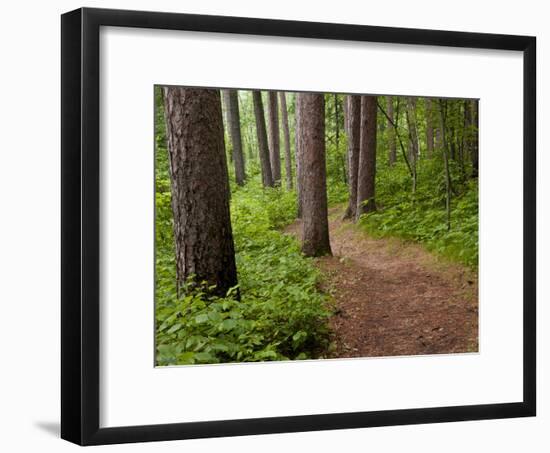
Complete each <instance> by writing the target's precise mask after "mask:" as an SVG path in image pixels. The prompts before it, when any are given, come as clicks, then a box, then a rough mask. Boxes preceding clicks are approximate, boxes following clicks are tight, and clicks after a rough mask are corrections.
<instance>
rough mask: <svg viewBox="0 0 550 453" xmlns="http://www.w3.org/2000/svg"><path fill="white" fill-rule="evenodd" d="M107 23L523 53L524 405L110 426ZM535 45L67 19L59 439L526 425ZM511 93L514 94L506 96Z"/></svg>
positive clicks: (532, 288)
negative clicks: (104, 222) (102, 135)
mask: <svg viewBox="0 0 550 453" xmlns="http://www.w3.org/2000/svg"><path fill="white" fill-rule="evenodd" d="M102 26H116V27H134V28H144V29H169V30H188V31H202V32H221V33H236V34H246V35H251V36H254V35H259V36H262V35H264V36H281V37H299V38H312V39H319V38H322V39H330V40H349V41H368V42H376V43H394V44H416V45H430V46H449V47H458V48H477V49H500V50H515V51H521V52H523V64H524V66H523V77H524V78H523V109H524V110H523V134H524V135H523V164H524V167H523V168H524V170H523V171H524V172H523V181H524V187H523V202H524V211H523V227H524V233H523V234H524V235H523V246H524V258H523V282H524V286H523V400H522V401H517V402H510V403H502V404H483V405H469V406H452V407H431V408H421V409H403V410H385V411H374V412H352V413H333V414H315V415H304V416H288V417H284V416H283V417H271V418H254V419H244V420H223V421H203V422H191V423H174V424H160V425H146V426H124V427H111V428H100V426H99V413H100V392H99V386H100V382H99V381H100V374H99V369H100V354H99V330H100V316H99V295H100V260H99V254H100V250H99V246H100V242H99V239H100V237H99V226H100V196H99V193H100V177H99V126H100V117H99V116H100V114H99V102H100V99H99V74H100V48H99V34H100V33H99V31H100V27H102ZM535 68H536V38H535V37H529V36H509V35H496V34H482V33H463V32H452V31H435V30H419V29H404V28H388V27H373V26H364V25H343V24H332V23H314V22H297V21H287V20H268V19H253V18H239V17H220V16H203V15H193V14H175V13H160V12H143V11H122V10H108V9H91V8H81V9H78V10H75V11H72V12H69V13H66V14H63V15H62V19H61V74H62V79H61V82H62V90H61V92H62V94H61V123H62V128H61V137H62V139H61V174H62V183H61V204H62V214H61V217H62V218H61V235H62V236H61V239H62V240H61V243H62V248H61V274H62V279H61V325H62V331H61V437H62V438H63V439H66V440H68V441H71V442H74V443H76V444H79V445H98V444H114V443H123V442H144V441H160V440H174V439H190V438H201V437H220V436H240V435H252V434H267V433H283V432H297V431H314V430H327V429H343V428H362V427H373V426H386V425H404V424H419V423H438V422H452V421H463V420H482V419H497V418H510V417H528V416H534V415H535V414H536V342H535V340H536V183H535V176H536V175H535V164H536V161H535V151H536V142H535V140H536V71H535ZM503 91H504V88H503Z"/></svg>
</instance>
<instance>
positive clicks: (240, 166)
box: [223, 90, 246, 186]
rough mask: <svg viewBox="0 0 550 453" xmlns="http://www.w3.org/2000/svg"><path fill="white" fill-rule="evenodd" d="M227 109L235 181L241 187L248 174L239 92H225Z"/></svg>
mask: <svg viewBox="0 0 550 453" xmlns="http://www.w3.org/2000/svg"><path fill="white" fill-rule="evenodd" d="M223 96H224V101H225V105H226V109H227V125H228V128H229V136H230V137H231V146H232V148H233V163H234V165H235V181H236V182H237V184H238V185H239V186H242V185H244V181H245V179H246V173H245V168H244V155H243V145H242V138H241V120H240V114H239V96H238V94H237V90H223Z"/></svg>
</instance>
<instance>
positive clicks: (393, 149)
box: [387, 96, 397, 166]
mask: <svg viewBox="0 0 550 453" xmlns="http://www.w3.org/2000/svg"><path fill="white" fill-rule="evenodd" d="M387 110H388V123H389V124H388V129H387V130H388V138H389V156H388V161H389V164H390V166H393V165H394V164H395V161H396V160H397V143H396V140H395V128H394V125H393V123H395V120H394V113H393V97H392V96H387Z"/></svg>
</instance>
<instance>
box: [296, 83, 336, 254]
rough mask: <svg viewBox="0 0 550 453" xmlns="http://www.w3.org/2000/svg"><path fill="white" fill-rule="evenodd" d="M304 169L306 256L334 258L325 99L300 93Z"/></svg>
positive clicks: (303, 195)
mask: <svg viewBox="0 0 550 453" xmlns="http://www.w3.org/2000/svg"><path fill="white" fill-rule="evenodd" d="M297 102H298V104H299V107H298V113H299V115H300V120H299V123H298V140H299V143H300V154H299V159H300V168H301V172H303V175H302V252H303V253H304V255H306V256H322V255H330V254H331V250H330V241H329V232H328V208H327V185H326V169H325V98H324V95H322V94H311V93H299V94H298V98H297Z"/></svg>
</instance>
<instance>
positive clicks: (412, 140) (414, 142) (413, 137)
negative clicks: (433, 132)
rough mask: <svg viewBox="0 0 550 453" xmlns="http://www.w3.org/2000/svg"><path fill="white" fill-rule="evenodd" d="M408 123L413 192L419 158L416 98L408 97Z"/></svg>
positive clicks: (414, 191) (414, 190)
mask: <svg viewBox="0 0 550 453" xmlns="http://www.w3.org/2000/svg"><path fill="white" fill-rule="evenodd" d="M406 112H407V124H408V127H409V162H410V165H411V170H412V174H413V187H412V191H413V193H416V185H417V172H416V161H417V159H418V132H417V129H416V99H415V98H413V97H409V98H408V99H407V111H406Z"/></svg>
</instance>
